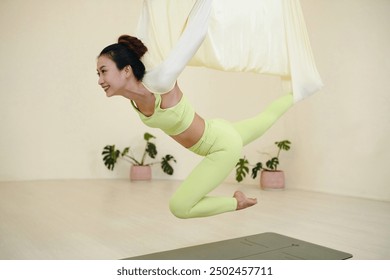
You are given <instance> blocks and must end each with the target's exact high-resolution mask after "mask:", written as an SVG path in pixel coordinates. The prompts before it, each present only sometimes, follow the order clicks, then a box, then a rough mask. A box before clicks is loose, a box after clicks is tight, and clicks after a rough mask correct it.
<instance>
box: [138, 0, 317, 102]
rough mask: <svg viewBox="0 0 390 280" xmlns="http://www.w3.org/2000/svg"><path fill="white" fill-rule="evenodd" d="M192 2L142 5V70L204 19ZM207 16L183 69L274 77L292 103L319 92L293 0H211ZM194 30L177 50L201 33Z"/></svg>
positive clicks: (155, 0) (152, 0) (156, 0)
mask: <svg viewBox="0 0 390 280" xmlns="http://www.w3.org/2000/svg"><path fill="white" fill-rule="evenodd" d="M194 3H196V0H145V1H144V6H143V11H142V14H141V17H140V21H139V27H138V32H137V33H138V38H140V39H141V40H142V41H143V42H144V43H145V44H146V45H147V46H148V49H149V52H148V53H147V55H146V57H145V62H146V64H147V67H154V66H156V65H158V64H159V63H161V62H162V61H163V60H164V59H165V58H166V57H167V56H168V54H169V53H170V52H171V50H172V49H173V48H174V47H175V46H177V45H176V43H177V42H178V39H179V38H180V36H182V35H183V33H184V32H183V31H185V30H186V28H187V27H188V26H190V23H191V22H192V21H194V20H197V19H199V17H201V16H203V15H204V13H205V11H204V10H202V9H201V8H202V6H201V5H194ZM210 13H211V14H210V19H209V22H208V29H207V35H206V38H205V40H204V41H203V43H202V45H201V46H200V47H199V49H198V51H197V52H196V54H195V55H194V56H193V57H192V59H191V60H190V61H189V63H188V65H190V66H204V67H208V68H212V69H218V70H223V71H240V72H256V73H260V74H271V75H277V76H280V77H281V78H282V81H283V84H284V86H286V85H287V86H286V87H285V91H287V92H291V91H292V92H293V95H294V101H295V102H296V101H299V100H301V99H303V98H305V97H307V96H309V95H311V94H313V93H314V92H316V91H318V90H319V89H321V87H322V81H321V78H320V76H319V74H318V71H317V68H316V65H315V62H314V58H313V54H312V51H311V47H310V42H309V38H308V34H307V30H306V25H305V21H304V18H303V14H302V10H301V6H300V2H299V0H241V1H237V0H214V1H212V7H211V11H210ZM203 23H204V24H206V21H204V22H203ZM194 29H195V30H193V31H192V32H188V33H187V35H188V36H187V37H186V38H181V42H180V43H181V44H182V45H186V44H188V42H189V41H191V40H193V38H194V37H195V38H196V35H197V34H198V33H200V32H203V30H202V29H201V28H200V27H199V26H198V27H196V28H194ZM288 85H289V86H288Z"/></svg>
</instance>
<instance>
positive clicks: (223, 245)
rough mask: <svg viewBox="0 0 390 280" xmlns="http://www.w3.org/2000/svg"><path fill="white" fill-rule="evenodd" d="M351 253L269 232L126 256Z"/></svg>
mask: <svg viewBox="0 0 390 280" xmlns="http://www.w3.org/2000/svg"><path fill="white" fill-rule="evenodd" d="M351 257H352V255H351V254H349V253H345V252H341V251H337V250H334V249H330V248H327V247H323V246H320V245H316V244H313V243H309V242H306V241H302V240H298V239H294V238H291V237H288V236H284V235H280V234H277V233H272V232H266V233H261V234H256V235H251V236H245V237H240V238H234V239H229V240H224V241H218V242H213V243H207V244H202V245H197V246H191V247H186V248H180V249H176V250H170V251H164V252H158V253H153V254H147V255H142V256H137V257H131V258H126V259H125V260H344V259H349V258H351Z"/></svg>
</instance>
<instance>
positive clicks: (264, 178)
mask: <svg viewBox="0 0 390 280" xmlns="http://www.w3.org/2000/svg"><path fill="white" fill-rule="evenodd" d="M260 187H261V188H262V189H263V190H284V188H285V179H284V172H283V171H280V170H278V171H264V170H263V171H261V176H260Z"/></svg>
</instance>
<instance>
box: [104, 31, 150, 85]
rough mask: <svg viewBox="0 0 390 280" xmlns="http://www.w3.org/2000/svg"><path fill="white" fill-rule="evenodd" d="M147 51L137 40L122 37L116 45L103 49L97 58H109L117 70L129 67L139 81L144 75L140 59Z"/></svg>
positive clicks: (143, 67)
mask: <svg viewBox="0 0 390 280" xmlns="http://www.w3.org/2000/svg"><path fill="white" fill-rule="evenodd" d="M147 50H148V49H147V48H146V46H145V45H144V44H143V43H142V41H141V40H139V39H138V38H136V37H132V36H129V35H122V36H120V37H119V38H118V43H116V44H112V45H109V46H108V47H105V48H104V49H103V50H102V51H101V53H100V55H99V57H100V56H102V55H105V56H107V57H109V58H110V59H112V61H114V62H115V64H116V67H118V69H119V70H122V69H123V68H125V67H126V66H127V65H130V66H131V68H132V69H133V74H134V76H135V77H136V79H137V80H138V81H141V80H142V78H143V77H144V75H145V65H144V64H143V63H142V61H141V57H142V56H143V55H144V54H145V53H146V52H147Z"/></svg>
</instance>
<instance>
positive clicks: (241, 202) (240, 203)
mask: <svg viewBox="0 0 390 280" xmlns="http://www.w3.org/2000/svg"><path fill="white" fill-rule="evenodd" d="M233 197H234V198H235V199H237V209H236V210H241V209H245V208H248V207H251V206H253V205H255V204H256V203H257V198H248V197H246V195H245V194H243V193H242V192H240V191H236V192H235V193H234V195H233Z"/></svg>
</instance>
